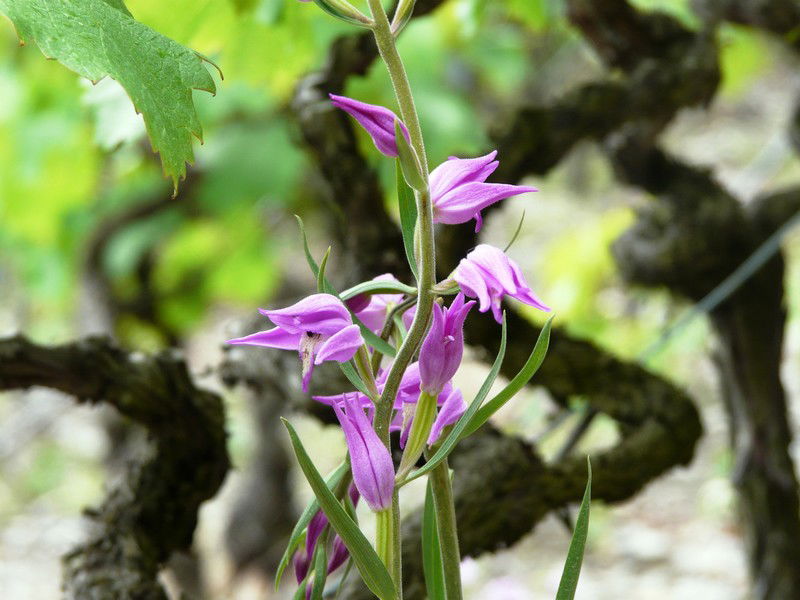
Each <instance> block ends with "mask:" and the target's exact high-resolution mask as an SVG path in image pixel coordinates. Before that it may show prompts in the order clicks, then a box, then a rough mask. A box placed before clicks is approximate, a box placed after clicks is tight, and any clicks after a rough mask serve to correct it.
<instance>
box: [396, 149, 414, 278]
mask: <svg viewBox="0 0 800 600" xmlns="http://www.w3.org/2000/svg"><path fill="white" fill-rule="evenodd" d="M396 177H397V202H398V205H399V206H398V208H399V209H400V230H401V231H402V233H403V246H404V247H405V250H406V259H407V260H408V266H409V267H411V272H412V273H414V277H416V278H417V279H419V273H417V259H416V258H415V257H414V229H415V228H416V226H417V203H416V201H415V200H414V194H413V193H412V191H411V188H409V187H408V185H406V181H405V179H403V172H402V168H401V167H400V162H399V161H398V162H397V175H396Z"/></svg>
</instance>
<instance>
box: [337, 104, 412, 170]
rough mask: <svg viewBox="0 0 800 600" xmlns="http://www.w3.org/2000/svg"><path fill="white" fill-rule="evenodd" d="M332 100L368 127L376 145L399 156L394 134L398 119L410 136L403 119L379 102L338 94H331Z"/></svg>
mask: <svg viewBox="0 0 800 600" xmlns="http://www.w3.org/2000/svg"><path fill="white" fill-rule="evenodd" d="M329 95H330V98H331V102H333V105H334V106H335V107H337V108H341V109H342V110H343V111H345V112H346V113H348V114H349V115H350V116H352V117H353V118H354V119H355V120H356V121H358V122H359V123H360V124H361V126H362V127H363V128H364V129H366V131H367V133H368V134H369V135H370V137H371V138H372V141H373V142H375V147H376V148H377V149H378V150H380V151H381V152H382V153H383V154H385V155H386V156H393V157H397V154H398V153H397V140H396V139H395V136H394V123H395V121H398V122H399V123H400V128H401V129H402V130H403V135H405V137H406V139H407V140H408V139H410V138H409V136H408V129H406V126H405V125H404V124H403V122H402V121H400V119H399V118H398V117H397V115H396V114H394V113H393V112H392V111H391V110H389V109H388V108H384V107H383V106H378V105H377V104H367V103H366V102H359V101H358V100H353V99H352V98H347V97H346V96H336V95H334V94H329Z"/></svg>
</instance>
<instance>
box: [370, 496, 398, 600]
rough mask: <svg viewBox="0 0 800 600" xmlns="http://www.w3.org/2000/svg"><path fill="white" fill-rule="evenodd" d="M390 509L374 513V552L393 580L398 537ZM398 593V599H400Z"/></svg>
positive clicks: (396, 562)
mask: <svg viewBox="0 0 800 600" xmlns="http://www.w3.org/2000/svg"><path fill="white" fill-rule="evenodd" d="M393 512H394V511H392V510H391V509H386V510H382V511H381V512H377V513H375V551H376V552H377V553H378V556H379V557H380V559H381V561H382V562H383V564H384V565H386V568H387V569H388V570H389V573H390V574H391V575H392V579H394V578H395V576H396V573H395V569H396V565H397V564H399V561H397V560H396V559H395V552H396V545H397V544H396V543H395V539H396V538H397V537H398V529H397V528H396V527H395V519H394V515H393ZM399 593H400V592H399V591H398V596H397V597H398V598H401V596H400V595H399Z"/></svg>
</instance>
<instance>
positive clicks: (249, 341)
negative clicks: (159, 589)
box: [229, 95, 549, 582]
mask: <svg viewBox="0 0 800 600" xmlns="http://www.w3.org/2000/svg"><path fill="white" fill-rule="evenodd" d="M331 101H332V102H333V105H334V106H336V107H337V108H340V109H342V110H344V111H345V112H347V113H348V114H350V115H351V116H352V117H354V118H355V119H356V121H357V122H358V123H359V124H360V125H361V126H362V127H363V128H364V130H366V132H367V133H368V134H369V135H370V137H371V138H372V140H373V142H374V143H375V146H376V148H377V149H378V150H379V151H380V152H382V153H383V154H385V155H387V156H392V157H398V156H399V157H400V160H401V162H402V160H403V153H404V152H407V151H408V148H409V147H410V146H408V145H407V143H408V142H409V132H408V129H407V128H406V126H405V125H404V124H403V123H402V122H401V121H400V119H399V118H398V117H397V115H395V114H394V113H393V112H392V111H391V110H389V109H387V108H384V107H381V106H375V105H371V104H366V103H364V102H359V101H357V100H353V99H351V98H346V97H343V96H333V95H332V96H331ZM398 146H400V147H398ZM414 157H415V158H414V160H417V159H416V155H414ZM496 157H497V152H496V151H493V152H490V153H489V154H486V155H485V156H481V157H478V158H466V159H465V158H456V157H451V158H450V159H448V160H446V161H445V162H443V163H442V164H440V165H439V166H438V167H436V168H435V169H433V171H431V173H430V175H429V176H423V177H424V178H425V181H426V185H427V192H428V193H429V194H430V201H431V205H432V207H433V220H434V222H435V223H440V224H447V225H451V224H458V223H466V222H469V221H471V220H473V219H474V220H475V221H476V231H477V230H479V229H480V227H481V223H482V218H481V211H482V210H483V209H485V208H487V207H488V206H490V205H492V204H494V203H496V202H498V201H500V200H502V199H504V198H508V197H510V196H514V195H516V194H522V193H527V192H534V191H536V190H535V189H534V188H532V187H527V186H520V185H507V184H501V183H487V181H486V180H487V179H488V178H489V176H490V175H491V174H492V173H494V171H495V170H496V169H497V167H498V164H499V163H498V161H497V160H496ZM423 191H424V188H423ZM378 284H385V285H378ZM456 286H457V288H458V291H457V294H456V296H455V298H454V299H453V300H452V302H451V303H450V304H449V306H447V305H445V304H443V303H442V304H440V303H439V301H437V302H434V303H433V306H432V309H430V310H432V314H431V317H430V319H429V323H428V324H427V325H424V326H425V327H426V331H423V330H422V329H420V327H421V326H420V324H416V323H415V327H417V328H418V330H419V331H420V333H424V337H420V338H418V340H421V343H419V345H418V348H417V349H416V351H415V353H414V354H415V356H416V360H413V359H412V362H410V363H409V362H408V360H406V362H404V363H401V364H400V366H399V367H398V375H400V373H402V375H400V377H399V384H398V383H397V381H398V378H397V377H395V379H394V380H393V382H394V384H393V385H394V387H393V388H392V392H391V393H394V394H395V395H394V397H393V401H392V402H393V403H391V407H389V406H388V405H387V404H384V405H383V406H384V407H385V410H390V411H391V413H390V415H389V425H388V428H389V431H394V432H399V438H400V448H401V449H403V457H402V459H401V461H400V466H399V467H398V468H397V469H396V468H395V465H394V463H393V460H392V455H391V453H390V449H389V448H388V447H387V446H386V444H385V439H381V437H380V436H379V434H378V432H377V430H378V425H377V420H378V419H377V416H376V415H377V413H378V408H377V407H378V406H379V403H380V402H381V401H382V399H383V396H384V392H385V390H386V389H387V388H388V383H389V377H390V374H391V373H392V372H393V366H396V365H393V363H392V362H391V359H390V358H389V357H385V358H381V357H380V356H379V355H377V354H376V352H377V350H373V349H372V347H371V346H372V344H370V343H369V340H370V339H372V338H370V336H371V335H373V334H375V335H383V336H384V341H386V340H387V339H388V340H389V341H391V340H392V339H394V340H395V341H398V342H402V340H403V337H404V336H405V335H406V330H408V329H409V328H410V327H411V325H412V321H413V320H414V318H415V310H416V309H415V307H414V306H413V304H414V301H415V300H416V297H413V296H412V297H411V298H408V297H407V296H406V295H404V292H406V291H408V288H407V286H403V285H402V284H401V283H400V282H399V281H398V280H397V279H396V278H395V277H394V276H393V275H391V274H389V273H387V274H384V275H381V276H379V277H376V278H375V279H374V280H373V284H372V285H366V286H362V288H361V289H372V290H375V292H364V293H361V294H359V295H355V296H352V297H350V296H344V295H343V297H347V298H348V299H347V300H345V301H342V300H341V299H340V298H339V297H338V296H336V295H333V294H328V293H318V294H313V295H311V296H308V297H307V298H304V299H302V300H300V301H299V302H297V303H295V304H293V305H291V306H289V307H287V308H282V309H277V310H261V311H260V312H261V313H262V314H263V315H264V316H266V317H268V318H269V319H270V320H271V321H272V323H273V324H274V327H273V328H271V329H267V330H266V331H261V332H258V333H254V334H252V335H248V336H245V337H241V338H237V339H233V340H230V342H229V343H231V344H246V345H256V346H265V347H270V348H278V349H286V350H296V351H297V352H298V354H299V357H300V361H301V364H302V368H301V381H302V388H303V390H304V391H306V392H307V391H308V389H309V383H310V379H311V375H312V372H313V368H314V366H315V365H318V364H320V363H322V362H324V361H335V362H338V363H346V362H349V361H350V360H351V359H353V358H354V357H356V360H355V361H354V366H355V367H356V368H357V369H356V370H357V373H358V374H359V376H360V377H361V378H362V380H363V381H364V382H365V386H364V387H362V388H361V390H363V391H348V392H345V393H342V394H337V395H332V396H319V395H317V396H314V399H315V400H317V401H319V402H321V403H324V404H327V405H329V406H330V407H331V408H332V409H333V412H334V414H335V415H336V417H337V419H338V421H339V424H340V425H341V428H342V431H343V433H344V437H345V442H346V444H347V448H348V452H349V456H350V467H351V469H350V470H351V473H352V481H353V486H352V489H351V494H352V498H353V502H356V501H357V500H358V498H359V497H363V498H364V501H365V502H366V504H367V505H368V506H369V507H370V509H372V510H373V511H375V512H376V513H379V514H388V513H386V511H387V510H389V509H390V508H391V507H392V503H393V495H394V492H395V486H396V485H397V482H398V481H399V482H402V481H403V478H404V477H405V476H406V475H407V474H408V472H409V470H410V469H411V468H412V467H413V465H414V464H415V463H416V462H417V460H418V459H419V457H420V455H421V454H422V452H423V451H424V449H425V448H426V447H428V448H431V447H433V446H435V445H436V444H437V442H438V441H439V440H440V438H441V437H442V435H443V433H444V432H445V430H446V428H447V427H448V426H450V425H453V424H454V423H456V422H457V421H458V419H459V418H460V417H461V415H462V414H463V413H464V411H465V409H466V405H465V402H464V399H463V396H462V394H461V392H460V391H459V390H458V389H457V388H456V387H455V386H454V385H453V378H454V376H455V375H456V372H457V371H458V368H459V366H460V364H461V361H462V357H463V353H464V331H463V330H464V322H465V320H466V318H467V316H468V315H469V313H470V311H471V310H472V308H473V307H476V306H477V310H478V311H480V312H483V313H485V312H488V311H490V310H491V312H492V314H493V316H494V318H495V319H496V320H497V321H498V322H500V321H501V317H502V311H501V302H502V300H503V298H504V297H506V296H508V297H511V298H515V299H516V300H519V301H520V302H523V303H525V304H528V305H530V306H533V307H535V308H537V309H540V310H543V311H548V310H549V308H548V307H547V306H545V304H543V303H542V302H541V300H539V298H538V297H537V296H536V295H535V294H534V293H533V291H532V290H531V289H530V287H529V286H528V284H527V283H526V282H525V279H524V277H523V275H522V272H521V270H520V268H519V266H518V265H517V264H516V263H515V262H514V261H512V260H511V259H510V258H509V257H508V256H507V255H506V254H505V253H504V252H503V251H502V250H500V249H498V248H495V247H492V246H489V245H486V244H481V245H479V246H477V247H476V248H475V249H474V250H472V251H471V252H470V253H469V254H467V256H466V257H465V258H464V259H462V260H461V262H460V263H459V264H458V266H457V268H456V269H455V270H454V271H453V273H452V275H451V277H450V278H449V279H448V280H446V281H445V282H442V283H440V284H439V285H437V286H436V289H437V290H440V292H439V293H440V294H451V293H453V292H455V291H456ZM387 289H388V290H402V291H398V292H397V293H385V292H386V290H387ZM378 291H380V292H381V293H378ZM467 298H471V299H472V300H467ZM428 308H430V304H429V305H428ZM420 318H421V317H420ZM370 332H371V333H370ZM392 336H394V338H393V337H392ZM370 362H371V363H372V364H370ZM351 379H352V376H351ZM367 384H368V385H367ZM395 389H396V393H395ZM387 402H389V401H388V400H387ZM384 415H386V412H384ZM383 427H384V429H383V431H384V432H385V427H386V425H385V421H384V425H383ZM327 526H328V521H327V518H326V517H325V515H324V514H323V513H322V512H319V513H317V514H316V516H315V517H314V518H313V519H312V520H311V522H310V523H309V525H308V527H307V531H306V543H305V547H304V548H303V549H301V550H299V551H298V552H297V554H296V556H295V560H294V564H295V573H296V576H297V578H298V582H302V581H305V580H306V578H307V576H308V572H309V566H310V564H311V561H312V557H313V554H314V549H315V547H316V544H317V543H318V542H319V540H320V539H322V538H321V535H322V532H323V531H325V528H326V527H327ZM325 539H326V540H327V538H325ZM331 548H332V553H331V555H330V560H329V563H328V572H330V571H333V570H334V569H336V568H337V567H338V566H340V565H341V564H342V562H343V561H344V560H345V559H346V557H347V549H346V548H345V546H344V544H343V543H342V541H341V539H339V538H338V536H337V537H335V538H334V540H333V542H332V543H331Z"/></svg>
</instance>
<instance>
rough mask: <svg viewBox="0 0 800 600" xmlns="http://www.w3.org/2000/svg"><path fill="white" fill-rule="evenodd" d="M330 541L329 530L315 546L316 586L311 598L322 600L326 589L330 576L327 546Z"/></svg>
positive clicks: (312, 590)
mask: <svg viewBox="0 0 800 600" xmlns="http://www.w3.org/2000/svg"><path fill="white" fill-rule="evenodd" d="M327 543H328V532H327V531H326V532H325V533H323V534H322V535H321V536H320V538H319V541H318V542H317V546H316V548H314V586H313V587H312V588H311V600H322V592H324V591H325V580H326V579H327V576H328V553H327V552H326V551H325V546H326V544H327Z"/></svg>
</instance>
